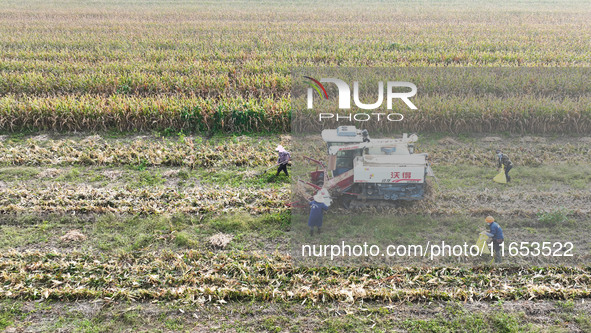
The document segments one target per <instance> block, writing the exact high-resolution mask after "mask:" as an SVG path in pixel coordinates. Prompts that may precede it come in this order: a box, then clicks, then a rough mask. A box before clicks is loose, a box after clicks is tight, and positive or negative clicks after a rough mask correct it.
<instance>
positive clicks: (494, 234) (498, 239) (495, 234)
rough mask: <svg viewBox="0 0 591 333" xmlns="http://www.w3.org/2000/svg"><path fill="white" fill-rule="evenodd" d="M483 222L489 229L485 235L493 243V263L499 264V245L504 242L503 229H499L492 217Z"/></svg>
mask: <svg viewBox="0 0 591 333" xmlns="http://www.w3.org/2000/svg"><path fill="white" fill-rule="evenodd" d="M485 221H486V223H488V227H489V232H487V233H486V235H487V236H488V237H490V238H491V239H492V242H493V250H494V253H495V262H496V263H501V244H503V241H504V240H505V237H504V236H503V229H501V226H500V225H499V224H498V223H497V222H495V219H494V218H493V217H492V216H487V217H486V219H485Z"/></svg>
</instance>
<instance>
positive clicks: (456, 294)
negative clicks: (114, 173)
mask: <svg viewBox="0 0 591 333" xmlns="http://www.w3.org/2000/svg"><path fill="white" fill-rule="evenodd" d="M0 270H1V271H2V274H0V298H25V299H70V300H76V299H96V298H107V299H111V300H112V299H117V300H171V299H186V300H189V301H193V302H201V303H205V302H218V301H227V300H261V301H286V300H296V301H304V300H308V301H311V302H328V301H333V300H336V301H343V302H355V301H361V300H365V301H368V300H375V301H431V300H462V301H477V300H495V299H566V298H573V297H589V296H590V294H591V289H590V288H589V285H590V283H591V271H590V270H589V269H588V268H563V267H553V268H517V267H515V268H491V267H482V268H478V267H476V268H472V269H463V268H448V267H438V268H406V267H366V268H334V267H325V268H307V267H298V266H294V265H293V263H292V262H291V260H290V258H289V257H286V256H282V255H278V254H276V255H273V256H261V255H256V254H245V253H219V254H211V253H204V252H197V251H191V250H189V251H181V252H175V253H173V252H165V253H145V254H142V255H140V256H132V255H130V254H123V255H119V256H114V257H109V258H100V257H93V256H90V255H85V254H80V253H70V254H58V253H39V252H27V253H17V252H4V253H2V254H0Z"/></svg>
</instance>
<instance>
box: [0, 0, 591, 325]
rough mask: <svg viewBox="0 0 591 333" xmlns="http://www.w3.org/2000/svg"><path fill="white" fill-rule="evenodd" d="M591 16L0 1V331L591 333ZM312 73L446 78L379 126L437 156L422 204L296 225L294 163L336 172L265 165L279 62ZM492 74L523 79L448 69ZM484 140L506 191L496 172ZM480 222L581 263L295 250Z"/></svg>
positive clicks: (315, 149) (280, 84)
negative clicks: (361, 256) (561, 248)
mask: <svg viewBox="0 0 591 333" xmlns="http://www.w3.org/2000/svg"><path fill="white" fill-rule="evenodd" d="M590 18H591V11H589V8H588V4H587V3H586V2H584V1H550V2H538V1H519V2H517V1H509V2H506V3H503V4H496V3H489V2H485V1H476V2H474V1H451V0H449V1H448V0H446V1H430V0H429V1H424V2H421V3H420V7H416V6H415V5H413V4H410V3H404V2H395V3H385V2H374V1H370V2H363V3H361V2H347V3H345V4H343V3H342V2H339V1H328V2H323V3H308V2H301V1H295V2H281V3H279V2H256V3H255V2H251V1H232V2H222V3H220V2H207V1H184V2H174V3H173V2H165V1H159V0H157V1H140V0H134V1H119V0H106V1H102V2H100V3H96V2H84V3H82V2H78V1H60V2H59V3H58V2H56V1H38V0H8V1H3V2H2V3H1V4H0V331H5V332H129V331H142V332H143V331H150V332H181V331H182V332H195V331H197V332H209V331H215V332H251V331H261V332H287V331H289V332H316V331H323V332H345V331H360V332H366V331H367V332H375V331H382V332H391V331H411V332H417V331H419V332H421V331H431V332H442V331H473V332H483V331H488V332H521V331H542V332H544V331H589V330H591V317H590V315H589V313H590V309H589V303H590V302H589V300H590V298H591V295H589V293H590V291H591V289H590V286H591V281H590V277H591V270H590V268H589V264H588V263H589V259H591V255H590V254H589V253H590V252H589V251H591V242H589V237H588V235H587V234H586V232H587V230H590V227H591V220H590V219H589V216H590V214H591V200H590V198H591V186H590V184H591V167H590V165H591V154H590V153H591V137H590V136H589V135H590V134H589V133H591V109H590V108H589V105H591V104H590V103H589V101H590V96H591V94H589V91H588V90H589V89H588V84H587V83H588V74H587V72H589V71H588V70H587V69H588V67H589V66H590V65H591V57H590V56H589V55H590V54H591V52H590V51H591V46H590V45H591V44H589V38H588V36H589V32H590V26H589V22H591V20H590ZM307 67H315V68H384V69H390V70H396V68H400V67H405V68H410V69H411V70H412V69H413V68H422V67H432V68H434V69H436V70H439V69H442V68H446V69H450V70H449V71H441V72H437V71H435V72H437V73H447V76H446V75H444V76H443V77H437V76H434V78H433V80H432V81H431V80H425V82H426V84H427V86H429V87H431V88H433V91H435V92H436V94H432V95H421V94H419V95H417V96H415V97H414V98H413V101H415V102H416V103H417V104H418V105H420V110H418V111H417V112H403V113H404V116H405V119H404V122H401V123H396V124H391V125H390V127H389V128H388V129H390V130H392V131H393V132H392V133H395V134H392V135H397V136H399V135H400V134H402V133H403V132H408V133H413V132H417V134H418V136H419V141H417V142H416V145H415V147H414V148H415V149H416V152H417V153H428V154H429V156H428V161H429V162H430V163H431V166H432V169H433V171H434V174H435V176H436V178H430V179H429V180H428V184H429V190H428V191H427V193H426V195H425V198H424V199H423V200H419V201H416V202H411V203H404V204H399V205H397V206H396V207H391V206H384V207H371V206H369V207H362V208H357V209H354V210H347V209H345V208H343V207H342V205H341V202H335V204H334V205H333V206H331V208H330V210H329V212H330V213H333V214H332V215H331V214H327V215H326V216H325V221H324V226H323V229H322V233H321V234H315V235H314V236H308V230H307V226H305V225H303V224H302V225H294V224H293V220H292V216H294V215H295V214H298V213H300V211H298V210H297V209H293V210H292V207H291V205H292V204H294V200H296V199H297V198H296V196H297V194H296V193H294V192H293V191H292V188H291V186H290V185H291V181H292V180H293V179H295V178H294V177H298V176H301V174H302V172H303V171H301V170H304V169H306V170H307V168H313V167H315V166H314V165H312V164H310V163H308V162H306V161H305V160H304V159H303V156H304V155H305V156H309V157H313V158H316V159H319V160H322V161H324V162H327V161H326V145H325V143H324V142H323V141H322V140H321V139H320V136H319V135H314V136H309V137H307V138H306V140H307V141H306V142H307V143H309V144H308V145H307V146H306V149H305V151H297V152H294V153H293V154H292V156H291V158H292V166H291V167H289V168H288V169H289V172H290V176H286V175H283V174H281V175H279V176H276V175H275V173H276V165H275V163H276V162H277V151H276V147H277V146H278V145H282V146H283V147H285V148H286V149H288V150H291V149H292V148H293V147H294V141H295V140H296V139H297V138H296V136H295V133H291V132H290V131H291V130H293V129H294V127H293V125H294V122H295V124H296V125H297V124H298V121H300V119H299V118H297V117H295V116H294V115H295V113H294V112H293V109H292V107H293V105H292V103H293V101H292V91H291V89H292V87H293V86H294V82H293V77H292V70H294V68H307ZM483 67H494V68H499V67H501V68H503V69H509V70H513V69H515V70H516V73H517V72H518V71H519V70H523V73H525V74H527V75H515V76H512V79H511V80H508V81H507V80H505V81H503V80H498V81H497V80H496V79H495V77H491V76H490V73H489V74H486V71H481V72H479V71H477V70H474V71H470V70H468V71H466V73H467V74H469V75H467V76H464V77H456V76H454V75H451V74H450V73H454V71H453V70H452V69H451V68H453V69H459V70H460V71H461V70H463V69H470V68H471V69H478V68H483ZM530 69H533V71H529V70H530ZM536 70H539V75H537V76H533V77H532V76H528V75H532V74H531V73H533V72H535V71H536ZM528 73H529V74H528ZM566 74H569V75H570V76H569V75H566ZM570 77H575V78H579V79H578V80H570V79H569V78H570ZM444 78H447V79H448V81H445V80H444ZM425 82H423V83H425ZM441 82H447V83H446V84H447V86H446V85H445V84H443V85H441ZM450 82H453V84H450ZM505 82H508V83H509V85H504V83H505ZM557 87H558V88H557ZM448 88H449V89H451V90H453V91H455V92H456V93H458V92H459V93H461V94H464V97H461V96H460V97H458V94H456V95H455V96H452V95H447V92H448V91H447V90H446V89H448ZM517 88H519V89H522V93H523V94H524V95H519V94H516V95H512V94H513V90H514V89H517ZM329 91H330V89H329ZM482 92H484V95H482V94H480V93H482ZM364 98H365V97H364ZM368 101H369V100H368ZM368 101H366V102H368ZM302 121H303V122H302V124H303V125H306V122H305V121H306V120H305V119H304V120H302ZM333 125H334V126H333ZM336 125H341V124H340V123H337V122H334V123H327V124H326V126H324V127H323V128H333V127H335V126H336ZM343 125H344V124H343ZM368 128H369V125H368ZM320 129H321V128H320V127H319V128H318V131H317V132H314V133H320ZM374 133H375V136H376V137H378V134H377V133H376V132H371V135H372V136H373V135H374ZM497 149H502V150H503V153H505V154H507V155H509V156H510V157H511V160H512V161H513V163H514V168H513V170H512V171H511V176H512V177H513V180H512V181H511V182H510V183H508V184H497V183H495V182H493V181H492V179H493V177H495V175H497V173H498V172H497V169H496V155H495V151H496V150H497ZM304 214H305V215H306V216H305V217H306V219H307V214H308V211H305V212H304ZM338 214H342V215H343V216H345V217H342V216H339V215H338ZM354 214H359V215H362V216H369V217H371V218H368V220H371V219H374V220H375V221H377V222H378V223H380V225H379V227H380V228H381V227H383V228H384V229H385V230H388V231H389V232H390V234H382V233H380V231H381V230H382V229H380V228H378V226H376V227H375V228H373V227H371V228H365V227H362V226H360V225H358V224H355V223H354V221H352V219H351V218H349V217H348V216H350V215H354ZM487 215H492V216H494V217H495V218H496V219H497V221H499V223H500V224H501V226H502V227H503V230H504V232H505V237H506V239H507V244H509V243H511V242H521V241H528V242H540V243H543V242H548V241H558V240H560V241H568V242H571V243H572V244H574V249H575V251H578V252H577V256H576V257H572V258H566V257H560V258H553V259H552V260H546V261H544V260H542V259H541V258H529V259H527V260H526V259H524V258H518V257H515V256H514V257H507V258H505V259H504V262H503V263H502V264H492V263H491V262H490V257H485V258H469V259H466V258H459V259H458V260H457V262H450V261H445V260H429V259H428V258H423V259H421V260H420V261H418V262H417V261H414V262H411V261H405V260H399V261H395V262H394V263H393V264H392V262H385V261H380V260H376V261H375V262H373V263H372V264H371V265H365V266H358V265H340V264H338V263H337V262H335V263H334V264H332V265H320V266H319V265H316V264H315V263H313V262H312V260H310V262H309V263H307V262H306V261H298V260H297V259H296V257H295V256H293V255H292V250H293V249H292V248H291V241H292V240H293V236H294V234H295V233H299V232H300V229H302V230H303V232H302V233H301V234H302V237H305V239H306V240H310V241H314V242H323V241H326V240H328V239H330V236H331V235H339V232H342V231H343V230H344V229H343V228H350V230H352V231H362V232H367V233H368V234H369V233H371V234H375V235H377V236H379V237H381V238H380V239H381V240H383V241H385V242H388V241H390V240H391V238H392V237H391V235H394V234H395V235H398V236H399V237H401V238H400V239H402V240H404V241H405V242H408V243H409V244H415V243H417V242H423V241H426V240H434V239H435V238H437V237H439V238H443V239H446V240H449V241H450V242H468V243H470V244H473V243H474V242H475V241H476V239H477V237H478V234H479V233H480V232H481V231H482V230H484V228H485V226H484V218H485V217H486V216H487ZM433 235H435V236H433ZM464 235H469V236H467V237H465V236H464ZM526 249H527V251H528V253H529V251H533V247H527V246H526ZM526 249H525V248H519V251H521V250H526ZM508 251H509V250H508Z"/></svg>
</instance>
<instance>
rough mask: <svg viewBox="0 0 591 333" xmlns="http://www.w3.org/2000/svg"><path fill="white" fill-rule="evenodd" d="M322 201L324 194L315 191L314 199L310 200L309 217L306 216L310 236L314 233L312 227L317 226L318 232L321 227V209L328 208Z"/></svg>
mask: <svg viewBox="0 0 591 333" xmlns="http://www.w3.org/2000/svg"><path fill="white" fill-rule="evenodd" d="M324 202H325V201H324V196H323V195H322V194H320V193H317V194H316V195H315V196H314V200H312V201H310V217H309V218H308V227H310V236H313V235H314V227H317V228H318V233H320V228H321V227H322V213H323V211H325V210H328V206H327V205H326V204H325V203H324ZM329 205H330V203H329Z"/></svg>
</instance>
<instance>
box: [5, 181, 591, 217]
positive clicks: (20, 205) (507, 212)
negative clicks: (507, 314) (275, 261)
mask: <svg viewBox="0 0 591 333" xmlns="http://www.w3.org/2000/svg"><path fill="white" fill-rule="evenodd" d="M8 184H10V185H8ZM8 184H7V183H2V185H3V186H2V187H0V212H2V213H28V212H30V213H96V214H100V213H119V214H173V213H189V214H208V215H209V214H214V215H219V214H224V213H237V212H246V213H249V214H261V213H269V212H279V211H283V210H285V209H287V208H288V206H287V204H288V203H289V202H290V200H291V199H290V194H289V193H290V192H289V190H288V189H280V188H264V187H263V188H243V187H227V186H223V187H222V186H217V185H216V186H194V187H193V186H191V187H186V188H182V189H177V188H170V187H168V188H167V187H156V188H152V187H141V188H135V187H132V186H122V187H119V188H111V187H93V186H88V185H84V184H63V183H59V182H50V183H47V182H43V183H31V184H24V185H23V184H16V183H15V184H11V183H8ZM491 187H492V185H491ZM523 188H525V187H523ZM523 188H521V190H518V189H513V190H504V189H498V188H490V189H484V190H481V189H480V188H464V189H461V190H460V189H449V188H441V189H440V188H439V187H435V188H434V189H433V192H434V193H433V194H431V195H429V196H428V197H427V198H426V199H425V200H422V201H419V202H416V203H413V204H412V205H410V204H409V205H404V206H402V207H399V208H397V209H393V210H392V211H391V212H390V213H391V214H394V215H404V214H409V215H412V214H426V215H435V216H439V215H455V214H461V215H466V214H467V215H472V216H482V215H488V214H496V215H502V216H507V217H510V216H511V217H517V216H519V217H528V218H535V217H536V216H538V214H539V213H540V212H543V211H546V212H548V211H551V210H555V209H558V208H561V209H563V210H564V211H565V212H567V214H568V216H571V217H579V218H585V217H586V216H588V214H590V213H591V201H590V200H589V198H590V193H589V191H588V189H586V190H575V189H561V190H546V191H539V190H537V189H535V188H528V189H527V190H525V191H523ZM371 211H372V209H369V210H368V212H371Z"/></svg>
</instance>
